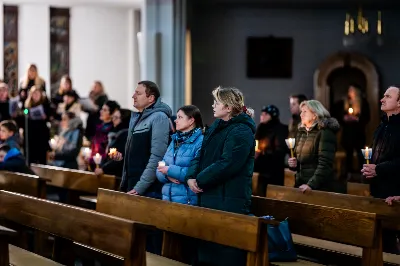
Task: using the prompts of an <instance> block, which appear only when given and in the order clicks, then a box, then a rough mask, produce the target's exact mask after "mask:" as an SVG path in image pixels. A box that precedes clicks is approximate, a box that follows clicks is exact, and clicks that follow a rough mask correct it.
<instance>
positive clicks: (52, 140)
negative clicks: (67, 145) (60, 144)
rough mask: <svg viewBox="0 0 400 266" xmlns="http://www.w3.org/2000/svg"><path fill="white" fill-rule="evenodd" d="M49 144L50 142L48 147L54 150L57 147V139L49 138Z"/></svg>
mask: <svg viewBox="0 0 400 266" xmlns="http://www.w3.org/2000/svg"><path fill="white" fill-rule="evenodd" d="M49 144H50V148H51V149H52V150H53V151H55V150H56V149H57V141H56V140H55V139H51V140H50V141H49Z"/></svg>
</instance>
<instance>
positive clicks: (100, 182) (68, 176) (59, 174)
mask: <svg viewBox="0 0 400 266" xmlns="http://www.w3.org/2000/svg"><path fill="white" fill-rule="evenodd" d="M31 169H32V170H33V171H34V172H35V173H36V174H37V175H38V176H40V177H44V178H47V179H49V181H48V182H47V185H50V186H54V187H59V188H63V189H66V190H67V193H68V195H67V197H68V199H67V203H68V204H73V205H79V196H81V195H82V194H91V195H95V194H96V193H97V189H98V188H106V189H117V186H118V184H117V182H116V178H115V176H112V175H101V176H96V175H95V174H94V173H92V172H87V171H81V170H74V169H67V168H62V167H57V166H49V165H41V164H31Z"/></svg>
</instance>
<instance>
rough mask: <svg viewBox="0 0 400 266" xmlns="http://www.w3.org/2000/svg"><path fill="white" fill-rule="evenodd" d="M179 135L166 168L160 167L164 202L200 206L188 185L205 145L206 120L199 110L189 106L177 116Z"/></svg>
mask: <svg viewBox="0 0 400 266" xmlns="http://www.w3.org/2000/svg"><path fill="white" fill-rule="evenodd" d="M176 117H177V118H176V119H175V123H176V130H177V131H176V133H174V134H173V135H172V141H171V143H170V145H169V146H168V150H167V152H166V153H165V155H164V158H163V161H164V162H165V166H158V168H157V178H158V180H159V181H160V182H161V183H163V184H164V186H163V188H162V194H163V196H162V198H163V200H167V201H171V202H177V203H182V204H189V205H197V195H196V193H194V192H193V191H191V190H190V188H189V187H188V185H187V184H186V182H185V176H186V172H187V170H188V168H189V166H190V162H191V161H192V160H193V158H195V157H196V155H198V153H199V152H200V149H201V144H202V142H203V132H202V128H203V119H202V118H201V113H200V110H199V108H197V107H196V106H194V105H186V106H183V107H181V108H179V110H178V113H177V116H176Z"/></svg>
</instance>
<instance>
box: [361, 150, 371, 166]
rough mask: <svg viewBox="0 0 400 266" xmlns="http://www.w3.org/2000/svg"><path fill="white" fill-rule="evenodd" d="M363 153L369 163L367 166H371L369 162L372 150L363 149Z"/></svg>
mask: <svg viewBox="0 0 400 266" xmlns="http://www.w3.org/2000/svg"><path fill="white" fill-rule="evenodd" d="M361 152H362V154H363V156H364V159H365V160H366V161H367V164H369V160H370V159H371V157H372V149H371V148H368V147H365V149H361Z"/></svg>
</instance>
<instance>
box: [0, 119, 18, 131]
mask: <svg viewBox="0 0 400 266" xmlns="http://www.w3.org/2000/svg"><path fill="white" fill-rule="evenodd" d="M0 127H5V128H6V129H7V130H8V131H11V132H13V133H14V134H15V133H17V132H18V127H17V124H16V123H15V122H14V121H13V120H4V121H2V122H1V123H0Z"/></svg>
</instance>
